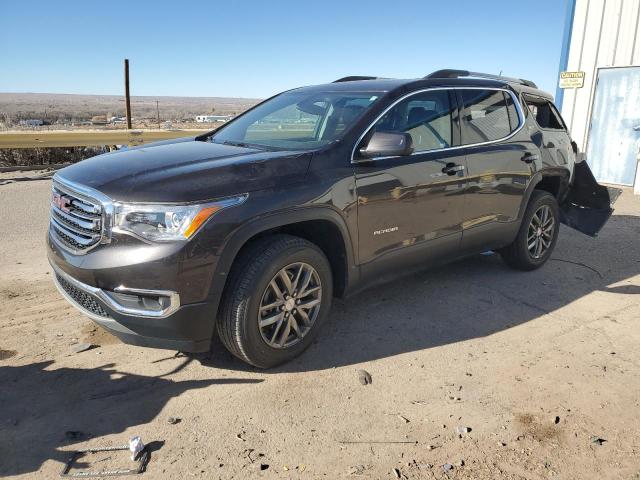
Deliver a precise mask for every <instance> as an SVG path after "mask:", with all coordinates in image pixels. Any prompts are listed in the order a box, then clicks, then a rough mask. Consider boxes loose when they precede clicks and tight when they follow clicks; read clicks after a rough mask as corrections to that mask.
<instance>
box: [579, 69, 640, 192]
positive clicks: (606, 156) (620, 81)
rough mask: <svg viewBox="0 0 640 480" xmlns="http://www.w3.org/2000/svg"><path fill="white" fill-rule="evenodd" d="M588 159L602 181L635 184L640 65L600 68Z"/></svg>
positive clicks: (639, 137) (639, 138)
mask: <svg viewBox="0 0 640 480" xmlns="http://www.w3.org/2000/svg"><path fill="white" fill-rule="evenodd" d="M597 82H598V83H597V84H596V93H595V100H594V103H593V112H592V115H591V130H590V132H589V144H588V147H587V162H588V163H589V166H590V167H591V170H592V171H593V174H594V175H595V177H596V179H597V180H598V181H599V182H605V183H613V184H618V185H633V182H634V180H635V176H636V167H637V164H638V151H639V148H640V67H624V68H601V69H599V70H598V80H597Z"/></svg>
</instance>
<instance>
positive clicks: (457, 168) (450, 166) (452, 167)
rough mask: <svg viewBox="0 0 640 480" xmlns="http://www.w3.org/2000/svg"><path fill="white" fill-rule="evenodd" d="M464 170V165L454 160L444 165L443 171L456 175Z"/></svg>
mask: <svg viewBox="0 0 640 480" xmlns="http://www.w3.org/2000/svg"><path fill="white" fill-rule="evenodd" d="M462 171H464V165H456V164H455V163H453V162H450V163H447V164H446V165H445V166H444V167H442V173H446V174H447V175H455V174H456V173H458V172H462Z"/></svg>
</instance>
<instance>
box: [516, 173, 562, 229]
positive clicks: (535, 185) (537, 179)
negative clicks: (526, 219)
mask: <svg viewBox="0 0 640 480" xmlns="http://www.w3.org/2000/svg"><path fill="white" fill-rule="evenodd" d="M569 179H570V173H569V170H568V169H566V168H563V167H556V168H548V169H544V170H541V171H539V172H536V173H535V174H534V175H533V177H532V178H531V180H530V181H529V184H528V185H527V188H526V190H525V194H524V197H523V199H522V203H521V204H520V211H519V212H518V220H522V217H523V216H524V212H525V211H526V209H527V205H529V200H531V195H532V194H533V192H534V190H544V191H546V192H549V193H550V194H551V195H553V196H554V197H555V198H556V200H557V201H558V204H561V203H562V201H563V200H564V198H565V197H566V195H567V192H568V191H569Z"/></svg>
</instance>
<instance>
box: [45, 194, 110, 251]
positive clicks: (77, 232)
mask: <svg viewBox="0 0 640 480" xmlns="http://www.w3.org/2000/svg"><path fill="white" fill-rule="evenodd" d="M50 225H51V230H52V232H53V234H54V235H55V237H56V239H57V240H58V241H59V243H60V244H61V245H62V246H63V247H65V248H66V249H67V250H70V251H72V252H74V253H84V252H86V251H88V250H90V249H91V248H93V247H95V246H96V245H98V243H99V242H100V240H101V239H102V236H103V207H102V205H101V204H100V202H98V201H97V200H92V199H90V198H88V197H86V196H84V195H79V194H78V193H76V192H74V191H73V190H71V189H68V188H66V187H65V186H64V185H61V184H60V183H57V182H54V183H53V188H52V192H51V223H50Z"/></svg>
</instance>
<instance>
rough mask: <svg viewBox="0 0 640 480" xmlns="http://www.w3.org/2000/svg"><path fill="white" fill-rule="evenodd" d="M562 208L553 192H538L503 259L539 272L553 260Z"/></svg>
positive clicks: (532, 199) (516, 265) (511, 264)
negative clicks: (550, 259) (552, 254)
mask: <svg viewBox="0 0 640 480" xmlns="http://www.w3.org/2000/svg"><path fill="white" fill-rule="evenodd" d="M559 219H560V215H559V208H558V202H557V201H556V198H555V197H554V196H553V195H551V194H550V193H549V192H545V191H542V190H534V192H533V193H532V194H531V199H530V200H529V205H527V210H526V211H525V214H524V217H523V219H522V224H521V225H520V230H519V231H518V236H517V237H516V239H515V240H514V241H513V243H512V244H511V245H509V246H508V247H505V248H504V249H502V250H501V251H500V254H501V255H502V258H503V260H504V261H505V262H506V263H507V265H509V266H510V267H513V268H516V269H518V270H535V269H536V268H540V267H541V266H542V265H544V263H545V262H546V261H547V260H549V257H550V256H551V253H552V252H553V249H554V248H555V246H556V242H557V240H558V231H559V230H558V229H559Z"/></svg>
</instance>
